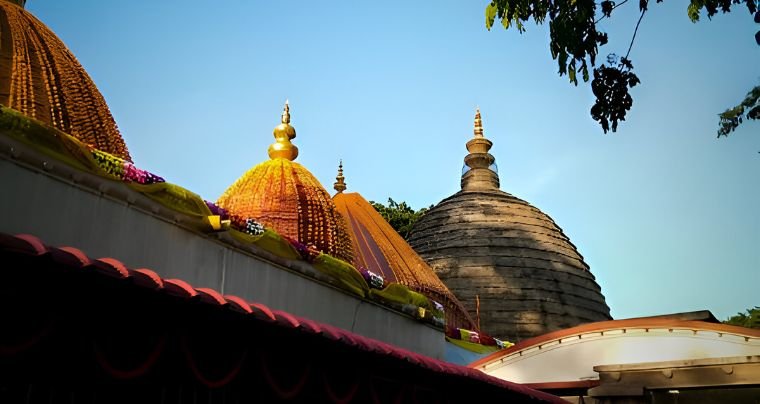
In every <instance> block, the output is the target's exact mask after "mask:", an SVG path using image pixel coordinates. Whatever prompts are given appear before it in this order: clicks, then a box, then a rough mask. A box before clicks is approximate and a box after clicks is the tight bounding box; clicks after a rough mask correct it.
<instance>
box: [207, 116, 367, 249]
mask: <svg viewBox="0 0 760 404" xmlns="http://www.w3.org/2000/svg"><path fill="white" fill-rule="evenodd" d="M274 135H275V143H274V144H272V146H270V147H269V156H270V158H271V159H270V160H268V161H265V162H263V163H261V164H259V165H257V166H255V167H253V168H252V169H250V170H249V171H248V172H246V173H245V174H243V176H242V177H240V179H238V180H237V181H236V182H235V183H234V184H232V186H230V187H229V188H228V189H227V190H226V191H225V192H224V194H222V196H221V197H220V198H219V200H218V201H217V204H218V205H219V206H220V207H222V208H224V209H227V210H228V211H229V212H230V214H231V215H233V216H236V217H239V218H252V219H255V220H257V221H259V222H261V223H262V224H264V226H267V227H269V228H272V229H274V230H275V231H276V232H278V233H279V234H280V235H283V236H286V237H290V238H292V239H295V240H298V241H299V242H301V243H303V244H306V245H312V246H314V247H316V248H317V249H319V250H320V251H322V252H324V253H326V254H330V255H332V256H335V257H337V258H341V259H343V260H346V261H348V262H351V261H352V259H353V249H352V246H351V242H350V239H349V236H348V234H347V231H346V228H345V222H344V221H343V219H342V218H341V217H340V213H338V212H337V211H336V209H335V204H334V203H333V201H332V199H330V194H328V193H327V191H325V189H324V188H323V187H322V184H320V183H319V181H318V180H317V179H316V178H315V177H314V175H312V174H311V173H310V172H309V170H307V169H306V168H304V166H302V165H300V164H298V163H296V162H294V161H292V160H293V159H295V158H296V156H298V149H297V148H296V147H295V146H294V145H293V144H292V143H291V142H290V140H291V139H293V138H295V129H293V127H292V126H290V107H289V106H288V104H287V103H286V104H285V111H284V112H283V114H282V124H280V125H279V126H277V127H276V128H275V130H274Z"/></svg>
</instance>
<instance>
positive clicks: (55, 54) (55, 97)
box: [0, 0, 131, 160]
mask: <svg viewBox="0 0 760 404" xmlns="http://www.w3.org/2000/svg"><path fill="white" fill-rule="evenodd" d="M23 4H24V1H7V0H0V104H2V105H5V106H7V107H10V108H13V109H15V110H17V111H19V112H21V113H23V114H25V115H27V116H29V117H31V118H34V119H37V120H39V121H42V122H44V123H46V124H48V125H51V126H53V127H55V128H56V129H59V130H61V131H63V132H66V133H68V134H70V135H72V136H74V137H75V138H77V139H79V140H81V141H82V142H84V143H87V144H89V145H90V146H92V147H95V148H96V149H99V150H102V151H105V152H108V153H110V154H113V155H115V156H118V157H121V158H123V159H125V160H131V158H130V155H129V151H128V150H127V146H126V144H125V143H124V139H122V137H121V134H120V133H119V129H118V128H117V126H116V122H115V121H114V119H113V116H112V115H111V111H110V110H109V109H108V106H107V105H106V102H105V99H103V96H102V95H101V94H100V92H99V91H98V89H97V87H96V86H95V84H94V83H93V81H92V79H90V76H89V75H88V74H87V72H86V71H85V70H84V68H83V67H82V65H80V64H79V62H78V61H77V59H76V58H75V57H74V55H73V54H72V53H71V52H70V51H69V50H68V49H67V48H66V45H64V44H63V42H61V40H60V39H59V38H58V37H57V36H56V35H55V34H54V33H53V32H52V31H51V30H50V29H49V28H48V27H47V26H45V24H43V23H42V22H40V21H39V20H38V19H36V18H35V17H34V16H33V15H32V14H31V13H29V12H27V11H26V10H24V8H23Z"/></svg>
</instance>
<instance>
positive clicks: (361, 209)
mask: <svg viewBox="0 0 760 404" xmlns="http://www.w3.org/2000/svg"><path fill="white" fill-rule="evenodd" d="M337 180H338V181H337V182H336V183H335V190H336V191H338V193H337V194H336V195H335V196H334V197H333V201H334V202H335V206H336V207H337V209H338V211H339V212H340V214H341V216H342V217H343V218H344V219H345V220H346V223H347V225H348V226H347V227H348V230H349V235H350V237H351V242H352V244H353V249H354V261H353V264H354V266H356V267H357V268H361V267H363V268H366V269H368V270H370V271H372V272H376V273H379V274H381V275H382V276H383V278H385V279H386V280H388V281H390V282H398V283H400V284H402V285H406V286H407V287H409V288H410V289H412V290H415V291H417V292H420V293H422V294H423V295H426V296H428V297H429V298H432V299H433V300H435V301H438V302H439V303H441V304H443V305H444V307H445V309H446V324H448V325H450V326H454V327H463V328H468V329H474V328H476V326H475V324H474V322H473V321H472V318H471V317H470V315H469V314H467V310H466V309H465V308H464V307H463V306H462V304H461V303H460V302H459V300H457V298H456V297H455V296H454V294H453V293H451V291H449V289H448V288H447V287H446V285H444V284H443V282H441V280H440V279H439V278H438V276H437V275H436V274H435V272H433V270H432V269H431V268H430V267H429V266H428V265H427V264H426V263H425V261H424V260H423V259H422V258H420V256H419V255H417V253H416V252H415V251H414V250H413V249H412V247H410V246H409V244H407V242H406V241H405V240H404V239H403V238H402V237H401V236H400V235H399V234H398V233H397V232H396V230H394V229H393V227H391V225H390V224H388V222H387V221H386V220H385V219H384V218H383V217H382V216H381V215H380V214H379V213H378V212H377V211H376V210H375V208H374V207H372V205H371V204H370V203H369V202H367V200H366V199H364V198H363V197H362V196H361V195H360V194H358V193H354V192H352V193H343V191H344V190H345V189H346V184H345V182H344V177H343V170H342V165H341V167H340V168H339V172H338V177H337Z"/></svg>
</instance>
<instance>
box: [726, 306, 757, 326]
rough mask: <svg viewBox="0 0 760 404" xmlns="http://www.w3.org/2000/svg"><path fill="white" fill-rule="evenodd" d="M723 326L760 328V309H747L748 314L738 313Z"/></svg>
mask: <svg viewBox="0 0 760 404" xmlns="http://www.w3.org/2000/svg"><path fill="white" fill-rule="evenodd" d="M723 324H730V325H738V326H739V327H747V328H760V307H757V306H756V307H754V308H752V309H747V314H744V313H736V315H735V316H731V317H729V318H728V320H726V321H724V322H723Z"/></svg>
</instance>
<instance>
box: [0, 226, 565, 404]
mask: <svg viewBox="0 0 760 404" xmlns="http://www.w3.org/2000/svg"><path fill="white" fill-rule="evenodd" d="M0 259H1V261H2V262H3V263H5V264H8V265H9V268H8V269H9V271H5V272H4V274H3V275H4V280H5V281H6V282H5V283H3V285H5V286H6V287H9V286H13V288H14V292H13V293H12V294H11V293H6V295H5V297H7V298H9V299H10V298H15V297H16V296H18V298H22V297H23V299H22V300H28V301H29V302H31V303H29V304H23V305H21V306H20V308H19V309H18V310H14V311H13V313H12V315H8V316H7V317H8V318H7V319H6V320H8V321H9V322H10V324H12V325H13V327H12V329H13V331H14V332H13V333H12V334H10V335H12V337H11V338H10V339H9V341H13V342H14V343H15V342H16V339H13V337H18V336H19V335H20V336H22V337H23V339H22V341H23V343H21V344H15V345H14V344H10V345H4V346H3V348H4V351H3V354H5V355H9V354H10V355H11V356H10V357H13V356H12V355H13V354H17V353H19V352H23V353H27V352H26V351H29V350H32V351H34V352H46V353H48V352H49V353H52V354H54V355H61V356H66V355H67V354H70V353H71V351H69V350H65V349H61V348H60V346H61V345H60V342H59V339H60V340H63V339H64V338H67V337H71V336H75V337H76V338H78V339H75V341H79V342H81V341H85V340H87V341H88V342H89V343H90V344H91V345H90V344H79V345H84V346H86V347H87V348H86V349H91V348H90V347H91V346H92V347H95V346H96V345H98V344H95V343H94V341H96V340H98V338H100V337H102V336H104V335H105V336H108V333H103V330H102V329H101V328H105V329H106V330H114V329H116V328H117V327H121V328H120V329H124V328H125V327H126V328H128V329H129V330H130V332H131V333H130V334H129V335H138V336H140V337H143V338H145V339H148V340H149V342H148V343H147V344H145V341H141V340H140V339H132V340H128V338H126V337H125V336H123V335H119V336H118V337H117V336H111V337H110V339H113V338H116V340H117V341H126V343H125V344H124V345H116V346H117V349H116V350H111V351H109V353H111V357H110V358H107V357H106V356H105V355H103V354H102V353H103V349H107V348H108V347H109V346H110V345H112V344H104V346H97V347H96V348H95V350H96V352H97V353H98V354H97V355H79V354H76V350H77V349H78V348H77V347H76V346H75V347H73V348H72V349H73V350H74V352H75V354H74V355H72V359H71V362H67V361H60V362H59V363H64V364H65V365H64V366H65V368H66V370H67V372H76V371H77V370H78V369H82V368H84V369H86V375H87V377H96V376H93V375H95V374H97V375H98V376H97V377H98V378H99V379H98V380H108V381H111V380H113V381H116V380H118V382H119V383H122V384H124V383H134V382H135V380H137V382H138V383H140V386H141V387H142V388H144V385H146V378H145V377H144V375H145V374H149V373H150V374H152V375H158V376H159V377H161V378H163V377H164V376H166V375H167V373H168V372H165V371H164V370H166V367H167V366H168V364H174V366H176V367H173V368H172V369H179V370H180V371H178V372H177V373H181V374H182V376H183V377H191V378H194V379H196V380H194V381H195V382H196V383H197V386H195V387H194V388H195V389H198V388H199V387H207V388H211V389H217V391H218V390H227V389H230V388H233V387H235V386H240V385H250V384H252V383H255V382H258V381H260V379H264V378H266V379H267V380H268V381H269V384H268V386H267V387H270V388H272V389H273V390H275V391H276V392H280V391H282V390H284V389H283V388H279V386H281V384H279V383H280V380H277V379H274V378H272V375H273V374H274V373H264V375H263V376H265V377H257V378H251V374H250V373H246V369H254V370H257V369H262V367H261V365H262V364H263V363H264V362H260V355H261V354H262V352H265V351H266V350H267V349H269V350H270V352H271V349H273V347H276V349H275V350H274V352H275V353H276V354H275V355H271V357H270V358H271V359H272V363H277V364H280V365H282V364H283V362H282V361H279V360H277V359H279V358H282V357H296V356H299V355H300V359H301V360H299V361H298V366H297V368H298V369H299V370H301V369H306V372H305V375H309V374H310V373H311V375H309V376H312V377H310V380H311V379H313V380H314V381H313V382H311V383H308V384H309V385H311V384H313V383H316V380H319V381H321V382H320V383H319V384H315V385H316V386H320V388H319V389H313V390H309V387H308V386H307V387H306V388H304V386H303V383H302V384H301V387H297V386H295V385H298V383H295V384H290V385H288V387H289V389H288V391H291V392H293V393H292V394H290V396H288V397H284V396H285V394H282V395H281V396H280V397H278V398H280V399H283V398H290V399H292V398H294V397H296V396H298V395H299V394H301V396H299V397H297V398H306V397H305V396H307V395H308V394H309V393H311V394H312V395H311V396H309V398H311V399H313V398H314V396H313V395H314V394H316V393H317V392H319V394H320V395H319V397H320V400H318V401H323V400H322V399H321V398H322V396H323V395H325V394H324V393H322V392H323V391H324V389H322V388H321V386H322V384H323V383H327V381H328V380H327V378H326V377H325V374H327V373H325V372H326V371H327V370H330V369H332V368H337V369H342V370H343V371H344V372H346V375H347V376H349V375H351V373H353V375H354V376H355V375H356V373H355V372H353V370H354V369H356V368H357V366H358V367H359V368H362V369H363V372H360V373H359V374H360V375H361V377H367V376H368V374H367V373H366V372H367V370H364V368H367V369H371V371H372V375H377V376H380V377H384V378H383V379H381V381H382V380H386V381H387V380H391V381H393V384H392V385H393V386H395V385H396V384H397V383H398V381H396V380H394V378H400V377H402V376H403V375H406V374H409V375H411V376H412V377H413V378H410V379H408V380H406V382H407V383H403V384H399V386H401V387H403V390H406V389H407V387H408V386H409V385H408V381H409V380H413V381H414V382H415V384H418V385H421V384H420V383H423V382H425V383H438V386H437V389H438V390H439V391H440V392H441V394H442V395H445V394H455V395H460V396H462V398H463V397H464V396H465V395H466V394H470V393H471V392H472V391H474V392H476V393H478V394H483V395H485V396H486V397H489V398H490V399H492V400H500V401H509V402H550V403H560V402H563V401H562V400H561V399H559V398H558V397H555V396H552V395H549V394H546V393H542V392H539V391H535V390H532V389H529V388H527V387H524V386H521V385H519V384H516V383H511V382H508V381H504V380H500V379H498V378H495V377H492V376H489V375H487V374H485V373H483V372H481V371H478V370H475V369H471V368H467V367H463V366H459V365H454V364H451V363H447V362H443V361H440V360H436V359H433V358H430V357H427V356H425V355H421V354H418V353H415V352H411V351H408V350H405V349H403V348H399V347H396V346H394V345H390V344H387V343H384V342H382V341H378V340H375V339H372V338H367V337H364V336H361V335H359V334H356V333H353V332H350V331H346V330H342V329H340V328H338V327H334V326H331V325H329V324H325V323H321V322H317V321H313V320H310V319H307V318H303V317H299V316H296V315H293V314H290V313H288V312H285V311H280V310H274V309H271V308H269V307H267V306H265V305H263V304H260V303H256V302H249V301H246V300H244V299H242V298H240V297H237V296H232V295H223V294H222V293H220V292H219V291H216V290H214V289H209V288H195V287H193V286H192V285H190V284H189V283H187V282H185V281H184V280H182V279H166V278H162V277H160V276H159V275H158V274H157V273H156V272H154V271H153V270H151V269H146V268H141V269H132V268H128V267H127V266H126V265H124V263H122V262H121V261H119V260H118V259H116V258H110V257H109V258H99V259H93V258H91V257H88V256H87V255H86V254H85V253H84V252H82V251H81V250H78V249H77V248H74V247H50V246H47V245H45V244H44V243H43V242H42V241H41V240H40V239H38V238H37V237H34V236H32V235H28V234H20V235H15V236H14V235H9V234H5V233H0ZM22 267H23V268H25V269H28V271H27V270H24V271H21V270H12V269H14V268H15V269H19V268H22ZM5 292H7V290H6V291H5ZM148 302H150V303H151V304H152V305H149V304H147V303H148ZM53 306H55V309H51V308H53ZM72 308H74V309H72ZM146 308H149V309H148V310H145V309H146ZM67 309H68V310H67ZM43 312H44V314H40V313H43ZM27 313H33V314H34V315H30V314H27ZM103 313H107V315H104V314H103ZM167 313H172V314H171V315H167ZM9 314H10V313H9ZM17 314H20V315H17ZM79 316H81V317H82V318H86V320H83V319H79V318H78V317H79ZM30 318H31V319H32V320H31V321H29V319H30ZM93 318H95V319H98V321H91V320H92V319H93ZM46 321H48V322H49V323H48V326H47V327H45V328H44V329H43V330H44V331H42V332H39V331H38V328H35V327H38V323H44V322H46ZM77 321H82V322H84V323H86V324H88V325H93V326H94V327H93V329H94V330H96V331H97V332H84V333H82V332H81V326H80V325H79V324H80V323H78V322H77ZM72 326H73V327H79V328H78V329H77V330H76V331H75V332H72V331H71V329H70V328H68V327H72ZM165 330H172V332H166V331H165ZM32 331H33V332H32ZM30 332H31V334H30ZM112 332H113V331H112ZM164 332H166V334H164ZM231 332H234V333H235V334H236V335H230V333H231ZM241 333H251V334H252V335H253V338H234V337H235V336H238V337H239V336H240V335H241ZM175 334H181V342H180V338H176V339H173V338H174V337H175ZM29 335H32V337H31V338H29ZM162 335H166V336H167V337H160V336H162ZM262 335H265V336H270V335H272V336H278V337H279V338H280V339H275V338H273V337H270V339H269V340H267V339H266V338H262ZM51 336H52V337H53V338H50V337H51ZM156 336H159V337H160V338H159V340H160V341H163V342H161V343H159V344H158V345H156V347H158V348H160V349H158V348H156V349H152V352H153V354H150V355H147V357H148V359H147V360H144V359H143V356H142V351H141V349H142V348H144V347H145V346H148V350H149V352H150V351H151V348H153V346H152V345H150V342H151V341H150V339H151V338H154V337H156ZM193 336H199V338H197V339H193V338H192V337H193ZM246 336H247V335H246ZM46 337H47V338H46ZM91 339H92V340H91ZM189 341H193V342H194V344H193V345H190V344H188V342H189ZM293 342H298V343H297V344H293ZM214 343H218V344H225V346H210V344H214ZM226 344H230V345H232V349H230V347H228V346H226ZM241 344H242V345H241ZM288 344H291V345H288ZM74 345H77V344H74ZM175 345H176V346H175ZM283 345H286V346H287V350H288V352H282V350H283V347H282V346H283ZM165 347H168V349H164V348H165ZM201 347H203V348H204V350H201V349H200V348H201ZM191 348H192V349H191ZM134 351H138V352H139V354H138V355H137V356H138V361H141V362H140V363H141V364H142V366H138V367H136V368H130V370H129V371H122V370H121V369H117V368H118V366H117V367H114V366H109V365H106V364H107V363H108V362H109V360H113V359H114V357H119V358H121V357H123V356H127V357H129V356H130V355H131V354H132V353H133V352H134ZM249 351H250V352H251V354H250V355H248V352H249ZM88 352H89V351H88ZM172 352H184V354H180V355H177V356H173V355H172ZM203 352H209V353H211V354H210V355H211V356H209V357H213V358H217V359H218V357H220V356H221V357H223V358H225V359H228V357H230V356H233V355H236V356H235V358H236V359H237V358H238V357H240V358H241V359H237V360H233V361H231V362H230V363H232V365H231V366H228V367H229V368H232V371H229V369H228V367H224V369H223V370H224V372H222V373H223V374H224V375H226V377H221V378H214V377H208V375H207V376H206V377H204V376H203V372H200V371H199V369H200V368H204V369H205V370H206V371H209V368H210V369H212V370H214V371H211V372H209V373H211V374H212V375H215V374H216V373H215V371H218V370H219V369H216V368H215V367H214V366H215V365H219V364H221V363H225V364H226V363H227V362H225V361H221V362H220V361H210V362H209V361H208V360H199V358H200V359H207V358H208V357H205V356H203V355H200V354H201V353H203ZM241 352H243V354H242V356H241V355H240V353H241ZM114 353H116V355H114ZM288 353H290V354H292V355H288ZM323 354H324V355H323ZM193 355H195V356H193ZM23 358H24V360H23V361H21V364H18V363H17V365H18V366H17V367H18V368H19V369H23V368H24V366H25V365H27V364H29V363H33V364H34V365H36V363H35V362H36V361H41V362H45V363H47V365H50V364H51V363H50V359H49V358H50V356H48V355H47V354H44V355H27V356H24V357H23ZM95 358H97V360H94V359H95ZM191 358H192V359H191ZM323 358H330V360H331V361H326V360H323ZM357 358H361V359H360V363H359V364H357V363H356V360H357ZM130 359H132V358H130ZM177 359H179V360H177ZM75 362H76V363H75ZM116 362H119V361H118V360H116ZM83 363H84V364H86V366H81V365H82V364H83ZM235 364H237V365H235ZM201 365H203V366H201ZM291 365H292V363H290V362H285V366H287V368H286V369H287V370H288V371H291V372H292V371H293V369H294V368H293V367H292V366H291ZM56 366H57V365H56ZM30 367H31V368H32V369H37V370H39V369H43V368H44V369H45V371H47V370H48V369H49V366H48V367H46V366H30ZM187 367H189V368H190V369H192V371H190V370H186V368H187ZM241 368H242V369H244V370H243V371H240V369H241ZM265 368H268V366H265ZM14 369H15V368H14ZM309 369H314V370H315V371H314V372H309ZM346 369H348V371H345V370H346ZM93 372H96V373H93ZM151 372H152V373H151ZM52 374H53V375H55V380H56V381H58V382H60V380H63V378H65V375H61V374H57V373H55V372H52ZM67 375H68V373H67ZM278 375H279V376H280V377H283V376H282V375H281V374H278ZM286 375H287V373H286ZM316 375H319V376H316ZM21 376H22V378H23V377H24V376H28V375H24V374H22V375H21ZM172 376H177V375H175V374H173V375H172ZM255 376H262V375H259V374H256V375H255ZM141 377H142V378H141ZM246 378H247V379H246ZM283 379H285V380H286V381H287V380H288V378H287V377H283ZM149 380H152V381H151V382H148V383H147V384H149V383H157V382H156V380H154V379H149ZM158 380H159V381H163V382H165V380H168V379H158ZM171 380H172V382H173V383H176V380H177V379H176V378H174V379H171ZM352 380H353V379H352ZM355 380H363V379H361V378H356V379H355ZM367 380H368V381H369V380H370V379H369V378H368V379H367ZM444 380H445V381H446V382H445V383H444V384H443V385H441V384H440V383H441V382H443V381H444ZM35 382H40V380H36V379H35ZM339 386H342V384H339ZM362 388H363V389H365V390H367V389H370V388H372V387H370V386H369V385H365V386H364V387H362ZM30 391H31V390H30ZM163 391H165V388H164V390H163ZM423 391H424V390H423ZM263 393H265V392H263V391H258V392H257V396H258V395H260V394H263ZM341 393H342V391H341ZM402 393H403V391H402ZM415 394H416V391H415ZM326 395H327V397H333V396H334V395H335V394H332V395H330V394H326ZM155 397H161V395H156V396H155ZM399 397H401V396H399ZM325 399H326V398H325ZM161 401H162V402H163V401H164V400H161ZM334 401H337V400H334ZM150 402H153V401H150ZM156 402H157V401H156Z"/></svg>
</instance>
